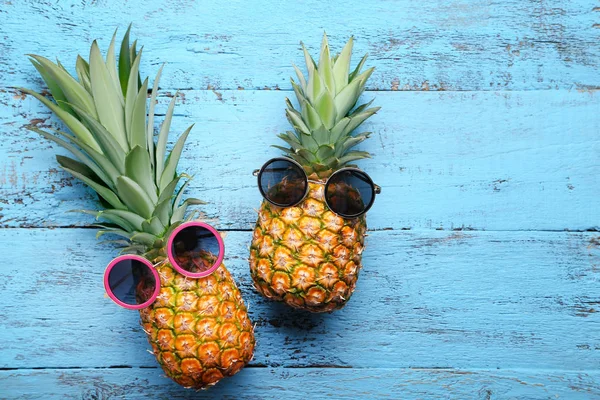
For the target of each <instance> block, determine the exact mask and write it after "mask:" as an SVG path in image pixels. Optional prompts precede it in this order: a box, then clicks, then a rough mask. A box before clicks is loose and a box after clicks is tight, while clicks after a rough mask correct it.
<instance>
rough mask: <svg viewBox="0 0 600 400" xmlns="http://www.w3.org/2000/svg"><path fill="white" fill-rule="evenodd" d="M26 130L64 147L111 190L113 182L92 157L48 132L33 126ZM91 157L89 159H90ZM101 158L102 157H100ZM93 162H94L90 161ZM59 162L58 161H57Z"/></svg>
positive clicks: (70, 137) (72, 138)
mask: <svg viewBox="0 0 600 400" xmlns="http://www.w3.org/2000/svg"><path fill="white" fill-rule="evenodd" d="M27 129H29V130H31V131H33V132H36V133H38V134H40V135H42V136H43V137H45V138H46V139H48V140H51V141H53V142H54V143H56V144H58V145H59V146H62V147H64V148H65V149H67V150H68V151H70V152H71V154H73V155H74V156H75V157H77V158H78V159H79V160H80V161H81V162H83V163H84V164H85V165H86V166H87V167H88V168H89V169H90V170H92V171H93V172H94V174H96V175H97V176H98V177H99V178H100V179H101V180H102V181H103V182H104V183H105V184H106V185H108V186H109V187H110V188H111V189H113V188H114V187H113V180H112V178H111V177H110V176H109V175H108V174H107V173H106V172H105V171H103V170H102V168H100V167H98V164H97V162H95V160H94V159H93V157H92V155H90V156H89V157H88V156H87V155H86V154H85V153H83V152H82V151H81V150H79V149H78V148H77V147H75V146H73V145H72V144H71V143H69V142H67V141H65V140H63V139H61V138H59V137H57V136H54V135H52V134H50V133H48V132H45V131H43V130H41V129H38V128H36V127H33V126H29V127H27ZM62 134H63V135H64V136H69V135H67V134H66V133H64V132H62ZM69 139H71V140H77V139H76V138H74V137H72V136H69ZM89 150H91V151H93V150H92V149H89ZM90 157H91V159H90ZM101 157H102V156H101ZM92 160H94V161H92ZM59 162H60V161H59Z"/></svg>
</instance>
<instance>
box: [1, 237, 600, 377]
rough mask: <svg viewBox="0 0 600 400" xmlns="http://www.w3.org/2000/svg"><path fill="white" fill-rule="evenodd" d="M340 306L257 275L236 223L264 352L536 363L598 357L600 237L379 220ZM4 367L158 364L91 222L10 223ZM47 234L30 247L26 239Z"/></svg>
mask: <svg viewBox="0 0 600 400" xmlns="http://www.w3.org/2000/svg"><path fill="white" fill-rule="evenodd" d="M367 239H368V242H367V250H366V251H365V254H364V265H365V268H364V270H363V272H362V275H361V277H360V279H359V281H358V286H357V290H356V292H355V294H354V296H353V298H352V300H351V301H350V302H349V304H348V306H347V307H346V308H344V309H343V310H341V311H339V312H336V313H334V314H331V315H312V314H308V313H304V312H299V311H294V310H291V309H289V308H288V307H285V306H283V305H281V304H273V303H269V302H267V301H266V300H264V299H263V298H262V297H260V296H259V295H258V294H257V293H256V292H255V291H254V290H253V288H252V287H251V279H250V276H249V271H248V265H247V261H246V259H245V257H246V255H247V252H248V250H247V246H248V243H249V241H250V232H229V233H228V234H227V236H226V238H225V246H226V251H227V257H226V260H225V263H226V265H227V266H228V267H229V268H230V270H231V271H232V273H233V275H234V277H235V279H236V280H237V282H238V283H239V285H240V287H241V289H242V292H243V295H244V298H245V300H246V302H247V304H248V305H249V310H250V317H251V319H252V320H253V322H254V323H256V329H257V332H256V336H257V350H256V355H255V358H254V361H253V364H254V365H256V366H261V365H266V366H271V367H273V366H283V367H316V366H339V367H355V368H358V367H359V368H370V367H386V368H399V367H401V368H407V367H412V368H460V369H469V368H476V369H479V368H483V369H494V368H501V369H504V368H508V369H509V368H530V367H531V366H532V364H533V365H535V367H536V368H538V369H552V370H560V369H565V370H577V371H585V370H597V369H598V366H599V365H600V296H599V295H598V290H597V289H598V279H599V278H600V269H599V265H598V256H599V255H600V249H598V248H597V247H596V246H595V245H594V243H595V242H594V240H596V239H595V236H594V234H588V233H552V232H546V233H544V232H437V231H422V232H416V231H412V232H402V231H379V232H372V233H371V234H370V236H369V237H368V238H367ZM0 243H2V246H3V249H2V253H3V254H4V257H5V262H3V263H2V264H0V297H1V298H2V299H3V302H4V304H3V307H2V308H1V309H0V332H2V334H3V336H4V337H7V338H11V339H10V341H8V343H6V344H5V346H4V348H3V351H2V357H1V359H0V367H2V368H36V367H44V368H64V367H84V368H93V367H103V368H104V367H110V366H119V365H127V366H134V367H152V366H155V365H156V362H155V360H154V357H153V356H152V355H151V354H148V353H147V351H146V350H147V349H148V348H149V346H148V344H147V342H146V336H145V334H144V333H143V331H142V330H141V328H140V326H139V325H138V320H139V316H138V314H137V313H136V312H131V311H128V310H125V309H121V308H119V307H117V306H116V305H114V304H113V303H112V302H111V301H110V300H109V299H108V298H107V297H105V295H104V290H103V287H102V273H103V270H104V266H105V265H106V264H108V262H109V261H110V259H111V257H112V256H113V255H114V254H115V251H114V250H111V249H110V248H109V247H107V245H101V244H98V243H96V241H95V238H94V232H93V230H91V229H87V230H82V229H54V230H41V229H3V230H1V231H0ZM36 244H37V245H38V246H39V247H34V248H33V250H31V247H30V246H35V245H36Z"/></svg>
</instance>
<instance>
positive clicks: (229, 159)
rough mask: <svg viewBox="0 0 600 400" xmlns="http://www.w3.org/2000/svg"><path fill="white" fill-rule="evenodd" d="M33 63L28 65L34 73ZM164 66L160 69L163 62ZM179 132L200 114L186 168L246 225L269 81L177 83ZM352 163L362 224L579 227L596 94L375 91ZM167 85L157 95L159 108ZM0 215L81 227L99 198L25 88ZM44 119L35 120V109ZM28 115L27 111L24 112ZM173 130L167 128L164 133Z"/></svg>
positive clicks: (595, 210) (595, 159) (592, 220)
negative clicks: (360, 189)
mask: <svg viewBox="0 0 600 400" xmlns="http://www.w3.org/2000/svg"><path fill="white" fill-rule="evenodd" d="M31 73H32V74H33V71H31ZM168 73H169V72H167V71H165V74H168ZM182 95H183V97H182V101H181V102H180V103H179V104H178V106H177V108H176V113H177V117H176V118H174V119H173V130H174V132H178V133H179V132H183V130H184V129H185V128H187V127H188V126H189V125H190V124H192V123H196V125H195V127H194V129H193V130H192V133H191V134H190V136H189V138H188V150H187V151H186V152H184V155H183V160H182V162H181V168H182V170H184V171H187V172H188V173H190V174H194V175H195V176H196V178H195V180H194V181H193V182H192V184H191V185H190V190H189V193H190V195H193V196H196V197H199V198H201V199H203V200H206V201H208V202H209V203H210V204H209V205H208V206H206V207H204V208H203V211H205V212H206V214H207V216H208V217H209V218H212V219H215V220H218V222H216V223H217V226H219V227H221V228H227V229H251V228H252V226H253V224H254V222H255V220H256V213H255V212H254V211H253V210H255V209H256V208H258V206H259V205H260V194H259V192H258V190H257V188H256V178H255V177H253V176H252V170H254V169H255V168H260V166H261V165H262V164H263V163H264V162H265V161H266V160H268V159H269V158H270V157H273V156H275V155H278V154H280V152H279V151H278V150H276V149H274V148H272V147H270V145H272V144H280V145H281V144H284V143H283V142H282V141H281V140H280V139H278V138H277V137H276V134H277V133H278V132H282V131H284V130H287V129H289V123H288V122H287V121H286V119H285V115H284V107H285V106H284V98H285V97H286V96H290V95H292V94H290V93H289V92H277V91H237V90H234V91H221V92H219V96H217V95H215V94H214V93H213V92H212V91H202V90H193V91H183V92H182ZM363 97H364V98H365V100H368V99H371V98H373V97H374V98H375V102H376V104H377V105H380V106H382V107H383V108H382V109H381V111H380V112H379V113H378V114H377V115H375V116H374V117H372V118H371V119H370V120H369V121H368V122H367V123H365V125H364V129H365V130H367V131H372V132H374V134H373V136H372V138H371V139H369V140H367V141H366V142H364V143H363V144H361V149H364V150H368V151H370V152H371V153H373V158H372V159H370V160H361V161H360V166H361V167H363V168H364V169H365V171H367V172H368V173H369V174H370V175H371V176H372V177H373V179H374V180H375V181H376V182H377V183H378V184H379V185H380V186H382V188H383V192H382V194H381V195H380V196H378V198H377V201H376V202H375V204H374V206H373V208H372V209H371V211H370V213H369V218H368V223H369V227H370V228H371V229H386V228H393V229H403V228H404V229H406V228H411V229H420V228H424V229H448V230H451V229H486V230H529V229H538V230H539V229H544V230H565V229H566V230H587V229H597V228H599V227H600V225H599V221H600V207H598V206H597V199H598V187H599V186H600V162H599V160H600V142H599V141H598V132H600V118H599V117H598V115H600V96H599V95H598V94H597V93H579V92H577V91H528V92H401V93H397V92H379V93H373V92H369V93H366V94H365V95H364V96H363ZM168 101H170V98H169V97H162V98H161V99H160V105H159V106H158V107H159V109H160V110H165V109H166V103H167V102H168ZM0 102H4V103H6V104H9V107H5V108H4V109H0V134H1V135H2V137H4V138H5V140H4V141H3V142H2V143H0V194H1V196H0V197H1V198H2V202H3V203H4V204H0V207H2V210H0V214H1V215H0V224H1V225H4V226H11V227H18V226H32V227H35V226H44V227H51V226H72V225H87V224H89V223H90V218H89V216H86V215H81V214H73V213H66V211H69V210H74V209H89V208H93V207H94V206H95V205H96V200H95V197H94V196H93V195H92V194H91V192H90V191H89V190H86V189H84V188H83V185H82V184H79V183H76V181H75V180H74V179H72V178H71V177H70V175H68V174H67V173H64V172H62V171H61V170H60V169H59V168H58V164H57V162H56V160H55V159H54V154H55V153H56V151H57V146H55V145H53V144H52V143H51V142H49V141H47V140H45V139H43V138H41V137H40V136H39V135H38V134H36V133H33V132H29V131H28V130H27V129H25V128H23V127H22V126H23V125H25V124H29V123H37V125H38V126H40V127H43V126H47V125H49V124H53V123H55V121H56V120H55V119H54V118H52V117H51V116H50V114H49V113H48V112H47V111H46V110H45V109H44V107H43V106H41V105H39V104H38V103H39V102H38V101H37V100H35V99H33V98H31V97H29V98H25V99H21V97H20V96H19V95H16V94H15V93H14V92H11V91H8V92H5V93H0ZM40 119H41V120H43V121H42V122H38V120H40ZM32 121H33V122H32ZM173 137H174V138H175V137H176V135H173Z"/></svg>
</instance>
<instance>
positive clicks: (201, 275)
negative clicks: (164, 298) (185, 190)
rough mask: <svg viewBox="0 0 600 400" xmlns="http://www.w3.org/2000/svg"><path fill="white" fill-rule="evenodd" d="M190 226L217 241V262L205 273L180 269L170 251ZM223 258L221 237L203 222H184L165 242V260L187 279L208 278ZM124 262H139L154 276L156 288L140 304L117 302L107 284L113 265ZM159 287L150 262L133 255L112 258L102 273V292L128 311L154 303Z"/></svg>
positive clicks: (223, 250) (153, 266)
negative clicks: (199, 229)
mask: <svg viewBox="0 0 600 400" xmlns="http://www.w3.org/2000/svg"><path fill="white" fill-rule="evenodd" d="M192 226H195V227H200V228H204V229H206V230H208V231H209V232H210V233H212V234H213V235H214V236H215V238H216V239H217V243H218V244H219V255H218V256H217V260H216V261H215V263H214V265H213V266H212V267H210V268H209V269H207V270H206V271H203V272H198V273H193V272H189V271H187V270H185V269H183V268H181V267H180V266H179V264H177V262H176V261H175V256H174V254H173V249H172V247H173V241H174V239H175V237H176V236H177V234H178V233H179V232H181V231H182V230H184V229H186V228H189V227H192ZM224 257H225V244H224V242H223V238H222V237H221V235H220V234H219V232H218V231H217V230H216V229H215V228H214V227H213V226H211V225H208V224H206V223H204V222H199V221H189V222H185V223H183V224H181V225H179V226H178V227H177V228H175V229H174V230H173V232H171V234H170V235H169V240H168V241H167V258H168V260H169V262H170V263H171V265H172V266H173V268H175V270H176V271H177V272H179V273H180V274H182V275H183V276H187V277H188V278H204V277H205V276H208V275H210V274H212V273H213V272H215V271H216V270H217V268H219V266H221V263H222V262H223V258H224ZM126 260H135V261H139V262H141V263H143V264H144V265H146V266H147V267H148V268H149V269H150V271H152V274H153V275H154V280H155V282H156V288H155V289H154V292H153V293H152V296H150V298H149V299H148V300H147V301H145V302H144V303H142V304H127V303H124V302H122V301H121V300H119V299H118V298H117V296H115V294H114V293H113V291H112V289H111V288H110V284H109V282H108V278H109V276H110V272H111V271H112V269H113V268H114V266H115V265H117V264H118V263H120V262H121V261H126ZM159 264H160V263H159ZM157 265H158V264H157ZM160 287H161V285H160V275H159V274H158V271H157V270H156V268H155V265H153V264H152V263H151V262H150V260H148V259H147V258H144V257H142V256H138V255H135V254H125V255H122V256H119V257H117V258H114V259H113V260H112V261H111V262H110V263H109V264H108V266H107V267H106V270H105V271H104V290H105V291H106V294H107V295H108V297H110V298H111V300H112V301H114V302H115V303H117V304H118V305H120V306H121V307H123V308H127V309H129V310H141V309H142V308H146V307H148V306H149V305H151V304H152V303H154V301H155V300H156V298H157V297H158V295H159V293H160Z"/></svg>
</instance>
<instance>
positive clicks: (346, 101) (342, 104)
mask: <svg viewBox="0 0 600 400" xmlns="http://www.w3.org/2000/svg"><path fill="white" fill-rule="evenodd" d="M359 90H360V80H358V79H357V80H354V81H352V82H350V84H349V85H348V86H346V87H345V88H344V89H343V90H342V91H341V92H340V93H339V94H338V95H337V96H336V97H335V100H334V103H335V110H336V112H337V115H338V116H340V117H342V116H346V114H348V111H350V110H351V109H352V107H354V105H355V104H356V101H357V100H358V96H359V95H360V93H359Z"/></svg>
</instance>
